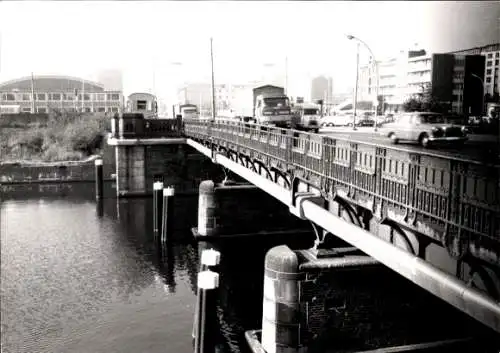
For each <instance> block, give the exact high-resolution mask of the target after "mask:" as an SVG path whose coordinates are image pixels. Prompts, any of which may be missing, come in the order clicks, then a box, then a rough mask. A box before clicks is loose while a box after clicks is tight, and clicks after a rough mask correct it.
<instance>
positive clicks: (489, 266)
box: [172, 120, 500, 332]
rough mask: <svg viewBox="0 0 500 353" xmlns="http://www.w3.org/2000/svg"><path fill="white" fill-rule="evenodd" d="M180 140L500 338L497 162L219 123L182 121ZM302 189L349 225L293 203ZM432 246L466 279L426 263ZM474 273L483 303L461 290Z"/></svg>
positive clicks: (477, 294) (477, 295)
mask: <svg viewBox="0 0 500 353" xmlns="http://www.w3.org/2000/svg"><path fill="white" fill-rule="evenodd" d="M182 133H183V135H184V137H186V139H187V143H188V144H189V145H191V146H193V147H195V148H196V149H197V150H199V151H200V152H202V153H204V154H205V155H207V156H209V157H211V158H212V159H213V160H214V161H215V162H216V163H219V164H221V165H223V166H224V167H226V168H228V169H230V170H232V171H233V172H235V173H237V174H239V175H240V176H242V177H244V178H245V179H247V180H249V181H250V182H252V183H254V184H255V185H257V186H259V187H261V188H262V189H263V190H265V191H266V192H268V193H269V194H271V195H272V196H274V197H275V198H277V199H279V200H280V201H281V202H283V203H284V204H287V205H289V206H291V210H294V213H296V214H297V215H299V216H303V217H305V218H306V219H309V220H311V221H312V222H314V223H315V224H317V225H319V226H320V227H322V228H323V229H325V230H327V231H329V232H331V233H332V234H335V235H337V236H339V237H340V238H343V239H344V240H346V241H347V242H349V243H351V244H352V245H354V246H356V247H358V248H359V249H361V250H362V251H364V252H365V253H367V254H369V255H370V256H372V257H374V258H375V259H377V260H379V261H380V262H382V263H384V264H386V265H387V266H389V267H391V268H392V269H394V270H395V271H397V272H399V273H400V274H402V275H403V276H405V277H407V278H409V279H410V280H412V281H413V282H415V283H417V284H418V285H420V286H422V287H423V288H425V289H427V290H428V291H430V292H432V293H434V294H435V295H437V296H439V297H441V298H442V299H444V300H446V301H448V302H449V303H451V304H452V305H454V306H456V307H457V308H459V309H461V310H463V311H464V312H466V313H468V314H470V315H471V316H473V317H475V318H476V319H478V320H479V321H481V322H483V323H485V324H486V325H488V326H490V327H492V328H493V329H495V330H496V331H498V332H500V306H499V305H498V302H499V301H500V294H499V288H500V287H499V283H498V282H499V277H498V276H499V275H498V273H499V271H500V191H499V176H500V175H499V174H500V173H499V166H498V165H497V164H494V163H484V161H481V160H475V159H472V158H468V157H467V156H460V155H457V154H454V155H446V154H443V153H442V152H439V151H437V152H436V151H422V150H416V149H411V148H407V147H399V146H388V145H382V144H380V143H378V142H377V141H361V140H359V139H356V140H353V139H351V138H346V137H333V136H325V135H321V134H309V133H303V132H298V131H294V130H286V129H279V128H266V129H264V128H261V127H259V126H257V125H248V124H247V125H245V124H240V123H234V122H228V121H222V120H218V121H215V122H210V121H200V120H191V121H185V122H184V126H183V129H182ZM177 136H178V137H180V135H177ZM172 137H173V136H172ZM304 190H306V191H309V192H311V193H312V194H313V195H317V196H320V197H321V199H323V200H327V201H336V202H338V203H339V204H341V205H342V207H344V208H345V209H346V210H347V211H349V210H350V212H348V213H349V215H350V216H351V220H352V222H353V223H355V224H349V223H348V222H345V220H344V219H341V218H339V217H337V216H334V215H333V214H332V213H331V212H329V211H328V210H325V209H324V206H318V204H317V203H318V202H316V201H317V200H307V199H305V201H303V202H299V204H298V205H297V196H299V195H300V192H299V191H304ZM313 201H314V202H313ZM295 206H298V207H295ZM367 214H369V217H368V218H373V219H376V220H377V221H378V223H379V224H380V223H381V224H388V225H390V227H391V228H393V229H395V230H396V231H397V232H398V233H399V234H402V235H403V237H404V236H405V234H406V235H412V236H414V237H415V238H416V239H417V242H418V245H417V246H412V244H410V241H408V240H407V243H408V247H407V251H404V250H401V249H399V248H398V247H396V246H393V245H391V244H389V243H388V242H386V241H385V240H382V239H380V238H378V237H377V236H374V235H372V234H371V233H369V232H368V231H367V230H364V229H362V228H365V229H368V228H369V227H367V225H366V223H363V222H364V221H363V219H362V218H363V217H364V216H365V215H367ZM356 221H357V222H356ZM360 226H361V227H362V228H360ZM431 243H432V244H438V245H440V246H441V247H443V248H445V249H446V250H447V252H448V254H449V256H450V258H453V259H454V260H456V262H457V269H458V268H459V267H462V266H463V265H464V264H466V265H467V266H468V269H469V270H470V273H471V274H470V277H469V278H468V279H467V278H465V277H462V275H463V273H462V272H461V271H459V270H457V274H456V277H455V276H452V275H450V274H447V273H444V272H443V271H441V270H438V269H437V268H436V267H434V266H432V265H431V264H429V263H427V262H426V258H425V249H426V247H427V246H428V245H429V244H431ZM475 274H478V276H479V277H480V278H481V280H482V283H483V284H484V287H485V288H481V290H484V291H486V292H487V293H488V295H484V294H482V293H480V292H479V291H477V290H474V289H469V288H467V285H466V283H464V282H463V281H464V280H467V281H468V282H471V283H473V284H475V282H473V277H474V276H475ZM457 277H458V278H457ZM474 278H475V277H474Z"/></svg>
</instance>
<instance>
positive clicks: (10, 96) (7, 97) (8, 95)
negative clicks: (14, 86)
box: [2, 93, 16, 101]
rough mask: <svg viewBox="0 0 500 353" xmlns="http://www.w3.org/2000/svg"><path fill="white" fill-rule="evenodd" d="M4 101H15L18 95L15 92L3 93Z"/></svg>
mask: <svg viewBox="0 0 500 353" xmlns="http://www.w3.org/2000/svg"><path fill="white" fill-rule="evenodd" d="M2 100H3V101H15V100H16V95H15V94H14V93H4V94H2Z"/></svg>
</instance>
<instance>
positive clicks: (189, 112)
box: [173, 103, 199, 119]
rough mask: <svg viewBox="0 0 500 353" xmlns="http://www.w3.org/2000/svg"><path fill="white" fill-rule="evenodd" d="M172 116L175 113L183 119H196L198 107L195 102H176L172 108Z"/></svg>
mask: <svg viewBox="0 0 500 353" xmlns="http://www.w3.org/2000/svg"><path fill="white" fill-rule="evenodd" d="M173 114H174V118H176V117H177V115H180V116H182V118H183V119H197V118H198V117H199V113H198V107H197V106H196V105H195V104H189V103H185V104H176V105H174V108H173Z"/></svg>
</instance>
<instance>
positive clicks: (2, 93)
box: [0, 76, 123, 113]
mask: <svg viewBox="0 0 500 353" xmlns="http://www.w3.org/2000/svg"><path fill="white" fill-rule="evenodd" d="M0 107H4V108H9V107H10V108H14V107H16V108H17V111H19V112H24V113H47V112H49V111H50V110H51V109H57V110H62V111H84V112H106V113H117V112H120V111H122V107H123V93H122V92H121V91H108V90H105V89H104V86H103V85H102V84H100V83H97V82H92V81H87V80H83V79H79V78H75V77H67V76H34V77H23V78H19V79H16V80H11V81H8V82H4V83H1V84H0Z"/></svg>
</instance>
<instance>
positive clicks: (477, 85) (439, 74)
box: [431, 54, 485, 115]
mask: <svg viewBox="0 0 500 353" xmlns="http://www.w3.org/2000/svg"><path fill="white" fill-rule="evenodd" d="M432 66H433V70H432V81H431V82H432V83H431V86H432V96H433V97H434V98H435V99H436V100H438V101H440V102H442V103H448V104H449V105H451V111H452V112H453V113H458V114H471V115H481V114H482V113H483V110H484V107H483V95H482V87H481V82H480V81H481V80H483V77H484V67H485V58H484V56H483V55H460V54H434V55H433V56H432Z"/></svg>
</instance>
